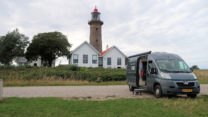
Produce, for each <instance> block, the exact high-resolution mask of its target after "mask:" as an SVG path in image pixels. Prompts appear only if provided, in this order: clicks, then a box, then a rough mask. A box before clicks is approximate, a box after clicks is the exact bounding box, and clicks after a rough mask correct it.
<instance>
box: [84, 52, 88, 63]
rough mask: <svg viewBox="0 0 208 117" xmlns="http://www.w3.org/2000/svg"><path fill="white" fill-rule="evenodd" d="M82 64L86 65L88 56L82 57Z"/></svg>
mask: <svg viewBox="0 0 208 117" xmlns="http://www.w3.org/2000/svg"><path fill="white" fill-rule="evenodd" d="M83 63H85V64H86V63H88V55H86V54H84V55H83Z"/></svg>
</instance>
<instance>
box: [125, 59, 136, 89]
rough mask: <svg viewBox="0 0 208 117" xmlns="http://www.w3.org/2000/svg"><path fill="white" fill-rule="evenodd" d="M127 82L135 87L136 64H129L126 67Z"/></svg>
mask: <svg viewBox="0 0 208 117" xmlns="http://www.w3.org/2000/svg"><path fill="white" fill-rule="evenodd" d="M126 75H127V82H128V84H129V85H131V86H133V87H137V84H136V82H137V81H136V62H131V63H129V64H128V66H127V74H126Z"/></svg>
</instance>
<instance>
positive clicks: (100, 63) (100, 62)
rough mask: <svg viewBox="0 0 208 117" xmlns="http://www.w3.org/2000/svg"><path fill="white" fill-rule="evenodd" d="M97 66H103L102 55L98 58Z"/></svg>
mask: <svg viewBox="0 0 208 117" xmlns="http://www.w3.org/2000/svg"><path fill="white" fill-rule="evenodd" d="M98 66H99V67H103V57H99V58H98Z"/></svg>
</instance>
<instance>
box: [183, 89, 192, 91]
mask: <svg viewBox="0 0 208 117" xmlns="http://www.w3.org/2000/svg"><path fill="white" fill-rule="evenodd" d="M183 92H192V89H183Z"/></svg>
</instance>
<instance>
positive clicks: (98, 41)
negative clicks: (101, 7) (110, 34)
mask: <svg viewBox="0 0 208 117" xmlns="http://www.w3.org/2000/svg"><path fill="white" fill-rule="evenodd" d="M88 24H89V25H90V44H91V45H92V46H93V47H94V48H95V49H97V50H98V52H100V53H101V52H102V25H103V22H102V21H101V20H100V12H99V11H98V9H97V8H96V7H95V9H94V10H93V12H92V13H91V20H90V21H89V22H88Z"/></svg>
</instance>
